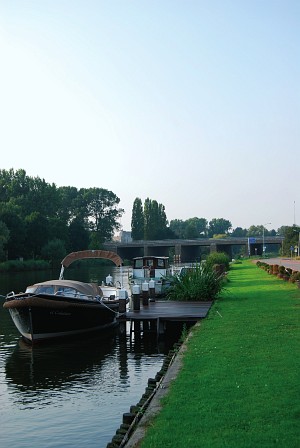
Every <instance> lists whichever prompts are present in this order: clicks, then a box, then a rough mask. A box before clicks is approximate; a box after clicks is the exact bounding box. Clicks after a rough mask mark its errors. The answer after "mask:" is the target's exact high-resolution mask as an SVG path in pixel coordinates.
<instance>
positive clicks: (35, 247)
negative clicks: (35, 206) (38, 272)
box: [25, 212, 49, 259]
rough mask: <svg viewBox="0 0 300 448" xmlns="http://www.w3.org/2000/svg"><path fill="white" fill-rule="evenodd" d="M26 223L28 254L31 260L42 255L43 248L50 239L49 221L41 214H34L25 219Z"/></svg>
mask: <svg viewBox="0 0 300 448" xmlns="http://www.w3.org/2000/svg"><path fill="white" fill-rule="evenodd" d="M25 223H26V236H27V238H26V252H27V253H28V254H30V257H31V258H33V259H34V258H36V257H37V256H39V255H41V250H42V247H43V245H44V243H45V241H47V239H48V234H49V222H48V219H47V218H45V217H44V216H43V215H41V214H40V213H39V212H33V213H31V214H30V215H28V216H26V218H25Z"/></svg>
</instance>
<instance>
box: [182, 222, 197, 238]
mask: <svg viewBox="0 0 300 448" xmlns="http://www.w3.org/2000/svg"><path fill="white" fill-rule="evenodd" d="M198 236H199V232H198V229H197V226H196V224H195V223H194V222H192V221H190V222H188V223H187V225H186V226H185V230H184V238H186V239H194V238H198Z"/></svg>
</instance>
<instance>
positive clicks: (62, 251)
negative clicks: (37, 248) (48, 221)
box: [41, 238, 66, 268]
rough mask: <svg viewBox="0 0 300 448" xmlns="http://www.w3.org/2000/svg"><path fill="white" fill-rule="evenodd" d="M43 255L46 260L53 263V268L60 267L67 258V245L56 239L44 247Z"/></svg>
mask: <svg viewBox="0 0 300 448" xmlns="http://www.w3.org/2000/svg"><path fill="white" fill-rule="evenodd" d="M41 253H42V257H43V258H44V259H45V260H49V261H50V262H51V266H52V268H53V267H56V266H59V265H60V262H61V261H62V260H63V259H64V257H65V256H66V248H65V244H64V242H63V241H62V240H60V239H58V238H55V239H53V240H51V241H49V242H48V243H47V244H45V246H43V248H42V251H41Z"/></svg>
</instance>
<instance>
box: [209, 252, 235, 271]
mask: <svg viewBox="0 0 300 448" xmlns="http://www.w3.org/2000/svg"><path fill="white" fill-rule="evenodd" d="M229 262H230V259H229V256H228V255H227V254H225V252H213V253H211V254H209V255H208V257H207V259H206V264H207V265H208V266H210V267H212V266H214V265H216V264H223V265H225V269H226V271H229Z"/></svg>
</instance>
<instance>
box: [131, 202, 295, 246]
mask: <svg viewBox="0 0 300 448" xmlns="http://www.w3.org/2000/svg"><path fill="white" fill-rule="evenodd" d="M299 232H300V227H298V226H297V225H295V224H294V225H293V226H281V227H279V228H278V229H277V230H275V229H271V230H268V229H267V228H266V227H264V226H263V225H251V226H250V227H249V228H248V229H247V228H242V227H236V228H233V227H232V223H231V222H230V221H229V220H228V219H224V218H213V219H212V220H210V221H208V220H207V219H206V218H198V217H194V218H189V219H186V220H182V219H173V220H171V221H170V223H169V222H168V220H167V216H166V212H165V207H164V206H163V205H162V204H159V203H158V202H157V201H155V200H152V199H149V198H147V199H146V200H145V201H144V204H143V202H142V200H141V199H140V198H136V199H135V200H134V203H133V208H132V218H131V236H132V239H133V240H158V239H171V238H172V239H197V238H226V237H239V238H241V237H246V238H247V237H262V236H263V235H264V236H283V237H284V242H283V244H282V247H281V253H282V255H290V253H291V248H293V250H295V248H296V249H297V247H298V244H299V241H300V237H299Z"/></svg>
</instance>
